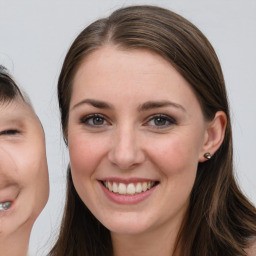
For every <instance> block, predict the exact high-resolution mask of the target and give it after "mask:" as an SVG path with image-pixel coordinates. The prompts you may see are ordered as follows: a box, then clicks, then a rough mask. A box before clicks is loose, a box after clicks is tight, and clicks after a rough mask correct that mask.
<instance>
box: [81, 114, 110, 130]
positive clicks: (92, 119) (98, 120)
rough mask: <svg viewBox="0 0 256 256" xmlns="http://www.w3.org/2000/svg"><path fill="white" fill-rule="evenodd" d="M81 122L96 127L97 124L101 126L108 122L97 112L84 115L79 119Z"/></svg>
mask: <svg viewBox="0 0 256 256" xmlns="http://www.w3.org/2000/svg"><path fill="white" fill-rule="evenodd" d="M81 123H83V124H85V125H87V126H92V127H97V126H98V127H102V126H104V125H107V124H108V122H107V121H106V120H105V118H104V116H102V115H99V114H92V115H88V116H85V117H83V118H82V119H81Z"/></svg>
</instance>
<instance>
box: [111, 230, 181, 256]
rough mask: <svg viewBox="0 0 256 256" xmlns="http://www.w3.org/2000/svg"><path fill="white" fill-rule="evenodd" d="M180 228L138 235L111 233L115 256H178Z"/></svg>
mask: <svg viewBox="0 0 256 256" xmlns="http://www.w3.org/2000/svg"><path fill="white" fill-rule="evenodd" d="M179 227H180V226H179ZM179 227H176V228H174V229H172V230H171V231H170V229H165V230H163V228H162V229H161V230H159V229H158V230H153V231H151V232H146V233H144V234H138V235H134V234H131V235H122V234H121V235H120V234H115V233H111V237H112V243H113V251H114V256H155V255H161V256H170V255H172V256H178V255H180V254H179V253H178V251H179V250H175V245H176V239H177V234H178V232H179ZM174 250H175V254H174Z"/></svg>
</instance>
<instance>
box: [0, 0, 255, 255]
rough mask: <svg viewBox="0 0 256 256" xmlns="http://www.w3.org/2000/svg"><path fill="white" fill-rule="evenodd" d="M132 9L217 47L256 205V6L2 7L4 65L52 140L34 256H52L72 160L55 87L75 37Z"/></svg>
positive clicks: (236, 0) (239, 167)
mask: <svg viewBox="0 0 256 256" xmlns="http://www.w3.org/2000/svg"><path fill="white" fill-rule="evenodd" d="M131 4H153V5H158V6H162V7H167V8H169V9H171V10H173V11H176V12H178V13H179V14H181V15H183V16H184V17H186V18H187V19H189V20H190V21H192V22H193V23H194V24H195V25H196V26H198V27H199V29H201V30H202V32H203V33H205V35H206V36H207V37H208V39H209V40H210V42H211V43H212V44H213V46H214V48H215V50H216V52H217V54H218V56H219V59H220V62H221V64H222V68H223V72H224V76H225V80H226V84H227V89H228V94H229V100H230V104H231V112H232V122H233V133H234V153H235V169H236V176H237V179H238V181H239V183H240V185H241V188H242V190H243V191H244V192H245V194H246V195H247V196H248V197H249V198H250V199H251V200H252V202H253V203H254V204H256V170H255V166H254V160H255V158H256V147H255V144H256V100H255V95H256V86H255V73H256V67H255V66H256V65H255V61H256V50H255V46H256V1H255V0H244V1H241V0H214V1H210V0H204V1H203V0H193V1H192V0H176V1H175V0H169V1H167V0H166V1H164V0H151V1H139V0H138V1H132V0H131V1H124V0H102V1H100V0H93V1H86V0H84V1H82V0H80V1H79V0H72V1H67V0H55V1H53V0H44V1H43V0H41V1H40V0H31V1H29V0H0V63H1V64H3V65H5V66H7V68H9V70H10V72H11V73H12V74H13V75H14V77H15V78H16V80H17V82H18V84H19V85H20V86H21V87H22V88H24V89H25V90H26V91H27V93H28V94H29V96H30V97H31V99H32V102H33V105H34V107H35V110H36V112H37V114H38V116H39V117H40V119H41V121H42V123H43V126H44V128H45V133H46V142H47V156H48V165H49V173H50V185H51V191H50V199H49V202H48V204H47V206H46V208H45V209H44V211H43V213H42V214H41V215H40V217H39V218H38V220H37V222H36V224H35V226H34V228H33V232H32V236H31V243H30V252H31V255H46V251H47V250H48V248H49V247H50V246H51V245H52V243H53V241H54V237H55V236H56V234H57V231H58V226H59V223H60V219H61V214H62V209H63V205H64V195H65V172H66V165H67V163H68V155H67V151H66V149H65V146H64V144H63V142H62V137H61V133H60V131H61V129H60V124H59V123H60V118H59V111H58V105H57V101H56V100H57V97H56V84H57V79H58V74H59V71H60V68H61V65H62V62H63V58H64V56H65V54H66V52H67V49H68V48H69V46H70V44H71V42H72V41H73V40H74V38H75V36H76V35H77V34H78V33H79V32H80V31H81V30H82V29H83V28H84V27H85V26H87V25H89V24H90V23H91V22H92V21H94V20H95V19H98V18H100V17H104V16H106V15H108V14H110V13H111V12H112V11H113V10H115V9H116V8H119V7H122V6H126V5H131Z"/></svg>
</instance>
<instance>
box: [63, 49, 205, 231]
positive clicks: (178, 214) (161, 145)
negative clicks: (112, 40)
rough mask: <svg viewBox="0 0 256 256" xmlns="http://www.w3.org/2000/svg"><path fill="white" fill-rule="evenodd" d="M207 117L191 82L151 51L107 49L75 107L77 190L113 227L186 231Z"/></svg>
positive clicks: (83, 74) (72, 141) (76, 91)
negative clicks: (181, 227)
mask: <svg viewBox="0 0 256 256" xmlns="http://www.w3.org/2000/svg"><path fill="white" fill-rule="evenodd" d="M206 129H207V123H206V122H205V121H204V118H203V114H202V111H201V108H200V105H199V102H198V100H197V98H196V96H195V95H194V93H193V91H192V89H191V88H190V85H189V84H188V83H187V82H186V80H184V78H183V77H182V76H181V75H180V74H179V73H178V72H177V71H176V70H175V69H174V68H173V67H172V66H171V65H170V63H168V62H167V61H165V60H164V59H163V58H162V57H160V56H158V55H156V54H154V53H151V52H149V51H146V50H127V51H125V50H120V49H117V48H115V47H112V46H106V47H103V48H101V49H99V50H97V51H95V52H94V53H92V54H91V55H89V56H88V57H87V58H86V59H85V60H84V61H83V63H82V64H81V66H80V67H79V69H78V71H77V73H76V75H75V78H74V83H73V92H72V97H71V102H70V109H69V122H68V145H69V152H70V162H71V170H72V177H73V182H74V185H75V188H76V190H77V192H78V194H79V196H80V197H81V199H82V200H83V202H84V203H85V204H86V206H87V207H88V208H89V209H90V211H91V212H92V213H93V214H94V215H95V217H96V218H97V219H98V220H99V221H100V222H101V223H102V224H103V225H104V226H106V227H107V228H108V229H109V230H111V231H112V232H113V233H119V234H140V233H144V232H148V231H152V230H157V229H159V228H160V229H161V228H167V229H168V230H173V229H178V227H179V225H180V223H181V221H182V218H183V217H184V214H185V211H186V209H187V207H188V203H189V196H190V192H191V190H192V187H193V184H194V181H195V177H196V172H197V165H198V162H199V161H203V160H202V159H203V154H204V153H205V152H203V145H204V141H205V140H206V137H207V136H206Z"/></svg>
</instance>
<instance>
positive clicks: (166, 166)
mask: <svg viewBox="0 0 256 256" xmlns="http://www.w3.org/2000/svg"><path fill="white" fill-rule="evenodd" d="M198 148H199V144H198V142H197V141H196V140H195V139H191V136H185V135H183V136H181V135H178V134H177V135H173V136H169V137H167V138H165V139H164V138H163V139H162V140H160V141H156V143H154V147H153V148H151V150H150V151H149V152H148V154H149V155H150V156H151V159H153V161H154V163H155V164H156V165H157V166H158V167H159V169H160V170H161V171H162V172H163V174H164V175H167V176H168V175H179V174H183V173H184V174H189V173H191V174H192V175H194V174H195V172H196V170H197V164H198Z"/></svg>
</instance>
